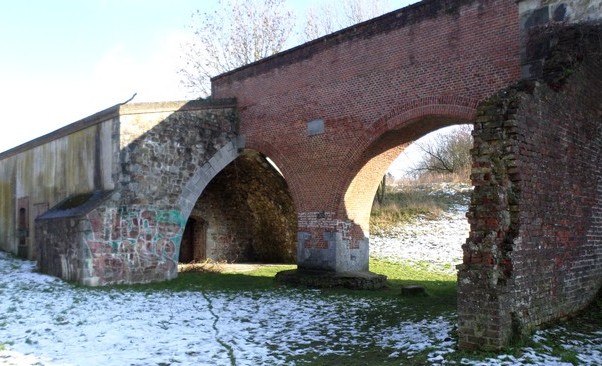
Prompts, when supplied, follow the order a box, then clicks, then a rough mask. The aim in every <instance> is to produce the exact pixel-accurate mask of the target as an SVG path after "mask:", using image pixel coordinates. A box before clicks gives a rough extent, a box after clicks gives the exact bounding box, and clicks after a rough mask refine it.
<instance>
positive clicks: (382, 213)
mask: <svg viewBox="0 0 602 366" xmlns="http://www.w3.org/2000/svg"><path fill="white" fill-rule="evenodd" d="M448 178H449V176H448ZM470 191H471V186H470V185H468V184H464V183H457V182H450V181H449V180H446V181H445V182H441V181H436V180H429V181H428V182H425V181H422V180H405V181H398V182H397V183H396V184H395V185H393V186H389V187H387V192H386V194H385V199H384V201H383V203H382V204H378V203H376V202H375V203H374V205H373V206H372V212H371V214H370V231H371V232H372V233H378V232H382V231H386V230H388V229H390V228H392V227H395V226H399V225H400V224H404V223H411V222H413V221H414V220H416V219H417V218H425V219H436V218H438V217H439V216H440V215H441V214H442V213H443V212H444V211H445V210H447V209H448V208H449V206H450V205H452V204H467V203H468V200H469V196H470Z"/></svg>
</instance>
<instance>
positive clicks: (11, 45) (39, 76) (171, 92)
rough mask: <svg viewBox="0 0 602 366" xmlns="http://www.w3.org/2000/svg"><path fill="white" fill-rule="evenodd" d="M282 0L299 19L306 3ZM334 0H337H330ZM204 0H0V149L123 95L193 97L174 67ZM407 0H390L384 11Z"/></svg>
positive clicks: (317, 0) (152, 98) (212, 3)
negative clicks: (0, 0) (0, 132)
mask: <svg viewBox="0 0 602 366" xmlns="http://www.w3.org/2000/svg"><path fill="white" fill-rule="evenodd" d="M321 1H328V0H305V1H303V0H289V6H291V8H292V9H293V10H294V11H295V13H296V14H297V18H299V19H298V20H299V21H300V20H301V18H302V17H304V12H305V10H306V9H307V7H308V6H310V5H312V4H313V5H315V4H319V3H320V2H321ZM333 1H336V0H333ZM216 2H217V1H208V0H200V1H199V0H52V1H50V0H21V1H17V0H12V1H10V0H7V1H2V2H1V3H0V50H1V52H2V57H0V103H1V106H2V116H3V123H2V124H3V126H4V127H5V128H4V132H3V133H2V134H1V135H0V151H4V150H7V149H9V148H11V147H13V146H17V145H19V144H21V143H24V142H26V141H29V140H31V139H33V138H36V137H38V136H41V135H43V134H45V133H48V132H51V131H53V130H55V129H57V128H60V127H62V126H64V125H67V124H69V123H72V122H75V121H77V120H79V119H81V118H84V117H86V116H88V115H90V114H93V113H95V112H98V111H100V110H102V109H104V108H107V107H110V106H112V105H114V104H116V103H119V102H122V101H125V100H127V99H128V98H130V97H131V96H132V94H133V93H134V92H136V93H138V95H137V96H136V98H135V100H134V101H135V102H144V101H157V100H182V99H189V98H193V97H194V96H192V95H189V94H188V93H187V91H186V90H184V89H183V88H182V87H181V85H180V76H179V75H178V74H177V70H178V68H179V65H180V64H181V62H180V54H181V46H180V45H181V44H182V43H183V42H184V41H185V39H186V37H188V36H189V35H190V31H189V30H188V29H187V26H188V25H189V24H190V20H191V14H192V13H193V12H194V11H195V10H197V9H200V10H206V9H208V7H212V6H215V4H216ZM412 2H415V1H413V0H389V4H390V7H391V10H394V9H397V8H401V7H404V6H406V5H407V4H409V3H412Z"/></svg>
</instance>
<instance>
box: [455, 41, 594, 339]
mask: <svg viewBox="0 0 602 366" xmlns="http://www.w3.org/2000/svg"><path fill="white" fill-rule="evenodd" d="M599 55H600V54H599V53H597V54H595V55H593V56H591V59H589V60H587V61H586V62H584V63H583V64H582V65H581V66H576V65H573V69H572V71H575V70H578V71H577V72H576V73H575V74H574V75H573V76H572V77H571V78H570V79H568V80H565V81H563V83H560V84H559V83H558V79H554V80H553V81H554V83H552V84H551V85H552V87H549V86H548V85H546V84H545V83H541V84H534V83H527V84H523V85H522V86H518V87H516V88H510V89H507V90H504V91H502V92H500V93H498V94H497V95H496V96H494V97H493V98H491V99H490V100H489V101H488V102H487V103H485V104H484V105H483V106H481V108H480V112H479V116H478V117H477V120H476V123H475V130H474V133H473V134H474V149H473V161H474V162H473V174H472V179H473V183H474V185H475V190H474V193H473V197H472V202H471V207H470V210H469V214H468V215H467V216H468V218H469V222H470V224H471V232H470V237H469V238H468V240H467V242H466V245H465V246H464V264H463V265H462V266H461V267H460V268H459V276H458V277H459V278H458V283H459V284H458V292H459V296H458V318H459V327H458V335H459V344H460V347H462V348H484V349H499V348H501V347H504V346H505V345H506V344H507V342H508V341H509V340H510V339H511V338H512V337H517V336H521V335H524V334H528V333H529V332H530V330H532V329H533V328H534V327H537V326H539V325H541V324H543V323H545V322H549V321H551V320H554V319H559V318H562V317H565V316H567V315H571V314H574V313H575V312H577V311H579V310H581V309H583V308H584V307H585V306H586V305H587V304H588V303H589V302H590V301H591V300H592V299H593V298H594V297H595V295H596V293H597V292H598V291H599V289H600V287H601V286H602V261H600V258H602V246H601V244H602V215H601V212H602V174H601V173H602V171H601V168H600V161H601V159H602V128H601V126H600V116H602V105H600V100H602V61H600V57H599ZM558 59H559V60H565V59H566V58H558ZM552 70H553V71H556V70H555V68H554V69H552ZM565 71H569V70H567V69H565ZM565 75H566V73H565Z"/></svg>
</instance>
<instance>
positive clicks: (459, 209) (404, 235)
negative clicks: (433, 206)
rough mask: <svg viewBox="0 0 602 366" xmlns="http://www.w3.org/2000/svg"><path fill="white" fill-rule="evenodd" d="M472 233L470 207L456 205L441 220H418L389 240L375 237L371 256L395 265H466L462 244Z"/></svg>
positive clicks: (391, 236) (390, 233)
mask: <svg viewBox="0 0 602 366" xmlns="http://www.w3.org/2000/svg"><path fill="white" fill-rule="evenodd" d="M469 230H470V227H469V225H468V221H467V220H466V206H461V205H456V206H453V207H451V209H450V210H449V211H447V212H444V213H443V214H442V215H441V217H440V218H439V219H438V220H428V219H426V218H418V219H417V220H416V222H415V223H414V224H413V225H407V226H402V227H397V228H394V229H392V230H390V231H388V233H387V235H386V236H372V237H371V238H370V255H371V256H373V257H377V258H381V259H388V260H392V261H408V260H409V261H412V260H424V261H429V262H431V263H433V264H437V265H449V264H451V265H456V264H459V263H461V262H462V244H464V242H465V241H466V238H467V237H468V232H469Z"/></svg>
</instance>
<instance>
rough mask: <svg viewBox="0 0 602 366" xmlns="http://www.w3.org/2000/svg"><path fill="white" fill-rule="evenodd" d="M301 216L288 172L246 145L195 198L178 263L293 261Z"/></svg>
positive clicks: (294, 260)
mask: <svg viewBox="0 0 602 366" xmlns="http://www.w3.org/2000/svg"><path fill="white" fill-rule="evenodd" d="M296 234H297V215H296V210H295V208H294V205H293V199H292V196H291V195H290V193H289V189H288V185H287V183H286V181H285V179H284V177H283V176H282V175H281V174H280V172H279V171H278V170H277V168H275V166H274V165H273V164H272V163H271V162H270V161H268V159H267V158H266V157H265V156H264V155H263V154H261V153H259V152H257V151H254V150H250V149H247V150H244V151H243V152H242V153H241V154H240V156H239V157H238V158H237V159H235V160H234V161H233V162H232V163H230V164H229V165H228V166H226V167H225V168H224V169H223V170H222V171H221V172H219V173H218V174H217V175H216V176H215V177H214V178H213V179H212V180H211V182H210V183H209V184H208V185H207V187H205V189H204V191H203V193H202V194H201V196H200V197H199V199H198V200H197V202H196V204H195V206H194V208H193V209H192V212H191V214H190V218H189V220H188V223H187V225H186V229H185V231H184V234H183V237H182V244H181V250H180V263H195V262H203V261H212V262H225V263H295V262H296V250H297V249H296Z"/></svg>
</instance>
